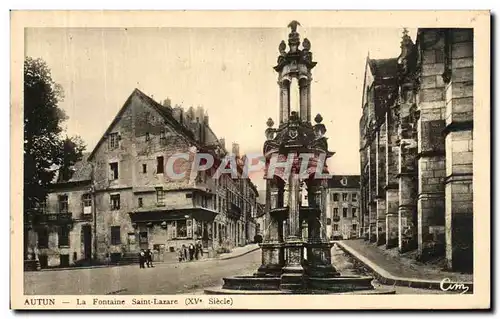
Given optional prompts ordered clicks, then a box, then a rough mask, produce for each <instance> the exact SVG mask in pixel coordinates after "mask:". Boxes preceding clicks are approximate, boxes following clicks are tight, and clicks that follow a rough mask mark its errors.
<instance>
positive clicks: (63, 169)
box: [58, 136, 85, 182]
mask: <svg viewBox="0 0 500 319" xmlns="http://www.w3.org/2000/svg"><path fill="white" fill-rule="evenodd" d="M84 150H85V143H84V142H83V141H82V139H81V138H80V137H79V136H74V137H68V136H66V138H65V139H64V140H63V141H62V142H61V146H60V154H59V158H60V161H61V165H60V168H59V178H58V182H63V181H68V180H69V179H71V177H72V176H73V173H74V171H73V169H72V168H73V165H74V164H75V163H76V162H78V161H79V160H80V159H81V158H82V155H83V151H84Z"/></svg>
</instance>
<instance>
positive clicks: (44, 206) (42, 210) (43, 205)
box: [38, 199, 47, 214]
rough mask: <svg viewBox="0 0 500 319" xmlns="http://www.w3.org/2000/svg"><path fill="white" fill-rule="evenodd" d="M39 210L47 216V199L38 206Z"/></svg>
mask: <svg viewBox="0 0 500 319" xmlns="http://www.w3.org/2000/svg"><path fill="white" fill-rule="evenodd" d="M38 209H39V211H40V213H42V214H45V212H46V211H47V200H46V199H44V200H42V201H41V202H40V203H39V204H38Z"/></svg>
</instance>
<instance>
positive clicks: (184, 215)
mask: <svg viewBox="0 0 500 319" xmlns="http://www.w3.org/2000/svg"><path fill="white" fill-rule="evenodd" d="M129 215H130V219H131V220H132V222H134V223H136V222H163V221H173V220H183V219H188V218H194V219H196V220H198V221H207V222H210V221H213V220H214V218H215V216H217V212H216V211H213V210H211V209H208V208H203V207H196V208H184V209H160V208H159V207H151V208H150V209H148V208H140V209H137V210H135V211H132V212H130V213H129Z"/></svg>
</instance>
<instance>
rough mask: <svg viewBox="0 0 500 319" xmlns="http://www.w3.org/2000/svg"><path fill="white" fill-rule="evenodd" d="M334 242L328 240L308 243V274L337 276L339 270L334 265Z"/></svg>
mask: <svg viewBox="0 0 500 319" xmlns="http://www.w3.org/2000/svg"><path fill="white" fill-rule="evenodd" d="M332 246H333V245H332V244H331V243H328V242H317V243H307V244H306V247H307V265H308V267H307V275H308V276H309V277H321V278H327V277H336V276H340V274H339V272H338V271H337V270H336V269H335V267H334V266H333V265H332V253H331V249H332Z"/></svg>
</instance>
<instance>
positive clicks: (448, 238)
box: [360, 28, 474, 271]
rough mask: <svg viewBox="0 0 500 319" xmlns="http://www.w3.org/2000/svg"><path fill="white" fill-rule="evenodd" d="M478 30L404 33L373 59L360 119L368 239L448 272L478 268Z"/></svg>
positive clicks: (363, 206)
mask: <svg viewBox="0 0 500 319" xmlns="http://www.w3.org/2000/svg"><path fill="white" fill-rule="evenodd" d="M473 51H474V50H473V31H472V29H422V28H421V29H418V33H417V36H416V41H415V43H414V42H413V41H412V40H411V38H410V37H409V36H408V35H407V32H406V31H405V32H404V33H403V37H402V42H401V54H400V56H399V57H396V58H393V59H382V60H374V59H370V58H367V62H366V68H365V70H366V71H365V80H364V82H365V83H364V88H363V102H362V107H363V115H362V117H361V120H360V158H361V200H362V201H361V202H362V205H361V210H362V215H361V216H362V220H361V222H362V225H363V226H362V229H363V234H364V235H365V236H366V238H368V239H369V240H370V241H372V242H377V243H378V244H380V245H385V246H386V247H387V248H391V247H398V248H399V250H400V252H406V251H412V250H415V251H416V255H417V258H418V259H420V260H422V261H426V260H429V259H435V258H443V257H445V260H446V265H447V268H449V269H454V270H464V271H471V270H472V265H473V233H472V230H473V218H472V217H473V214H472V213H473V212H472V199H473V187H472V154H473V135H472V134H473V133H472V132H473V60H474V59H473Z"/></svg>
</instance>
